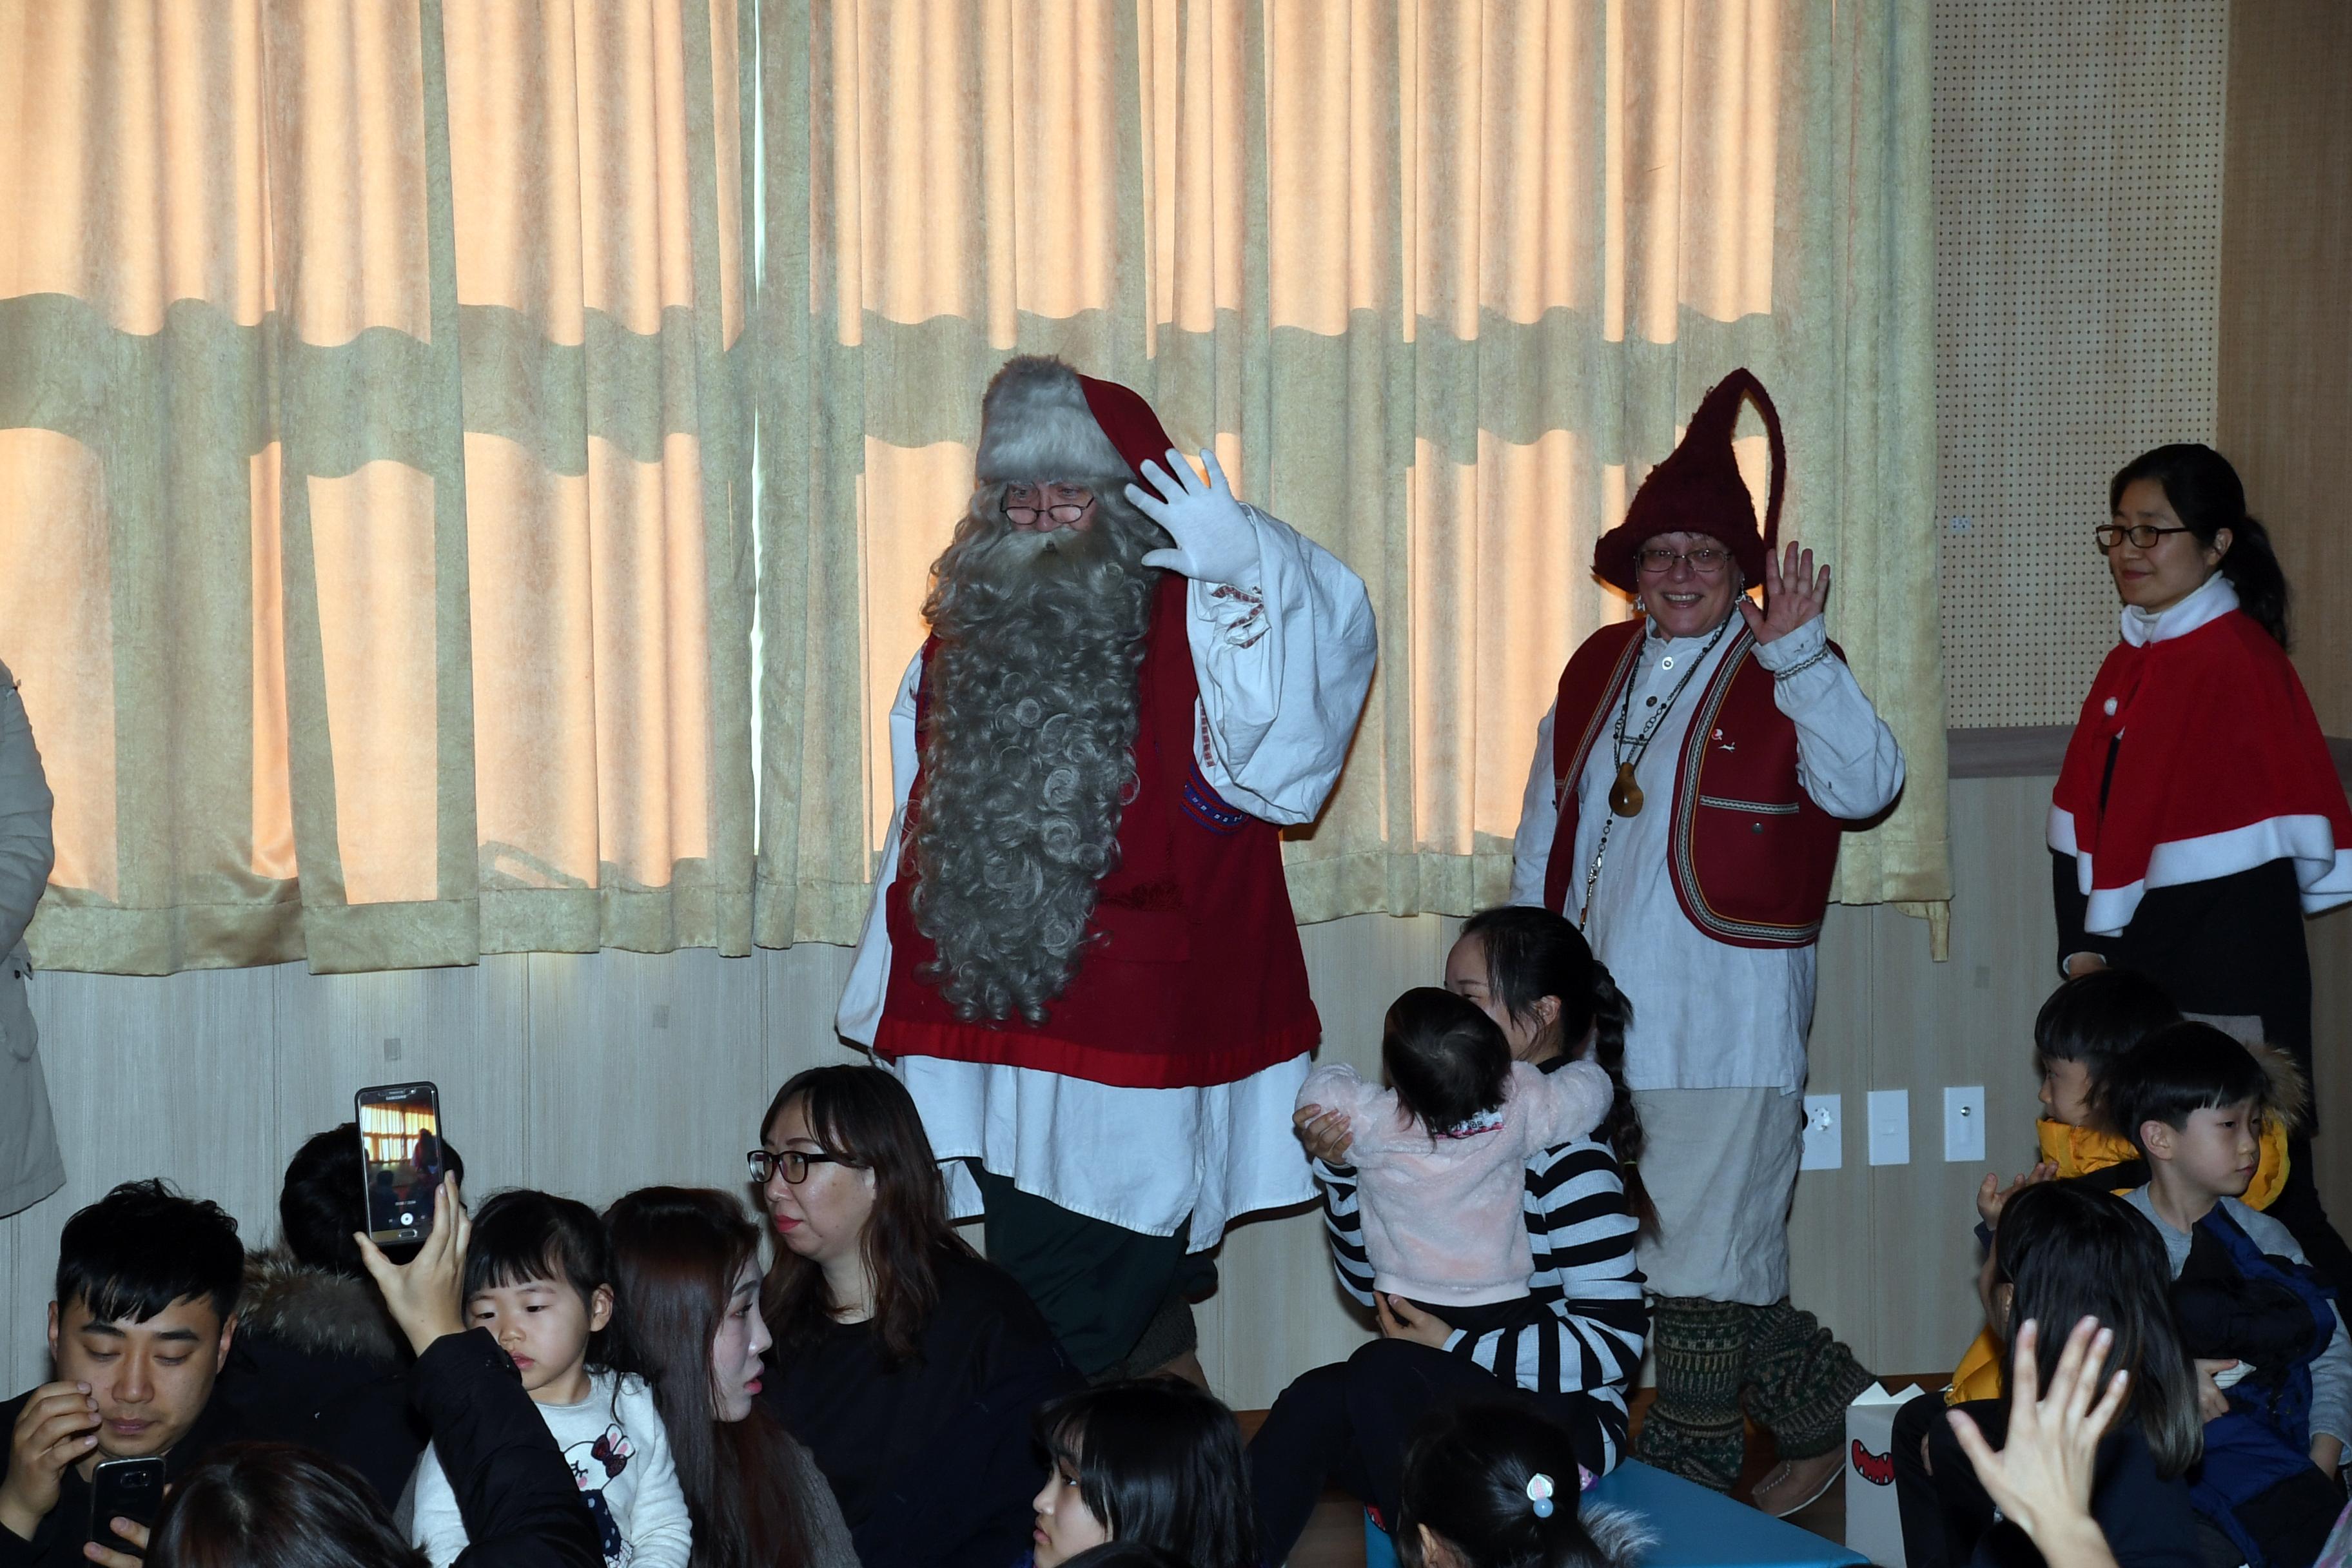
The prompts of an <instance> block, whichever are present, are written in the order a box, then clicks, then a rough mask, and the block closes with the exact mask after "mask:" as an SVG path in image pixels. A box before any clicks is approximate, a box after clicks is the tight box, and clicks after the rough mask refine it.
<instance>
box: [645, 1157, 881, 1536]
mask: <svg viewBox="0 0 2352 1568" xmlns="http://www.w3.org/2000/svg"><path fill="white" fill-rule="evenodd" d="M604 1226H605V1229H606V1230H607V1232H608V1233H609V1234H610V1236H611V1239H612V1247H613V1277H614V1278H613V1284H614V1296H615V1298H616V1299H617V1310H616V1311H615V1312H614V1325H615V1328H616V1330H617V1333H616V1335H615V1343H614V1347H613V1361H614V1369H615V1370H616V1371H621V1372H630V1373H636V1374H637V1375H638V1376H640V1377H642V1378H644V1379H645V1380H646V1383H648V1384H651V1385H652V1387H653V1391H654V1404H655V1405H656V1408H658V1409H659V1410H660V1412H661V1418H662V1425H663V1426H664V1427H665V1428H666V1429H667V1431H668V1434H669V1448H670V1458H671V1461H672V1462H673V1463H674V1464H675V1465H676V1466H677V1479H678V1485H679V1488H680V1489H682V1490H684V1492H685V1493H686V1506H687V1510H688V1512H690V1513H691V1514H692V1515H693V1516H694V1555H693V1557H692V1559H691V1560H690V1561H691V1563H692V1565H693V1568H858V1563H857V1557H856V1553H855V1552H853V1551H852V1550H851V1548H850V1543H849V1531H847V1530H846V1529H845V1527H844V1526H843V1524H842V1521H841V1510H840V1509H839V1508H838V1507H836V1506H835V1503H834V1500H833V1493H832V1492H831V1491H830V1490H829V1489H827V1488H826V1486H825V1484H824V1477H823V1476H822V1475H820V1474H819V1473H818V1471H817V1468H816V1465H815V1464H814V1461H812V1460H811V1459H810V1458H809V1455H808V1451H807V1450H806V1449H804V1448H803V1447H801V1446H800V1445H799V1444H798V1443H796V1442H794V1441H793V1436H792V1434H791V1433H789V1432H787V1431H785V1430H784V1428H783V1426H782V1423H780V1422H779V1421H778V1420H777V1419H776V1417H775V1415H774V1413H773V1412H772V1411H770V1410H769V1409H768V1408H767V1407H766V1406H765V1405H761V1403H760V1400H759V1394H760V1386H761V1382H762V1381H763V1378H764V1376H765V1374H766V1371H767V1369H766V1367H765V1366H764V1364H763V1363H762V1360H761V1358H762V1356H763V1354H764V1353H765V1352H766V1351H767V1350H768V1348H769V1346H770V1344H771V1343H772V1341H771V1340H770V1338H769V1336H768V1328H767V1324H766V1323H765V1322H764V1321H761V1316H760V1229H759V1226H755V1225H753V1224H752V1223H751V1220H750V1219H749V1218H748V1217H747V1216H746V1215H744V1213H743V1205H742V1204H741V1202H740V1201H739V1200H738V1199H736V1198H734V1197H731V1196H730V1195H729V1194H725V1193H721V1192H715V1191H712V1190H710V1189H708V1188H695V1187H643V1188H640V1189H638V1190H637V1191H636V1192H634V1193H631V1194H627V1195H626V1196H625V1197H623V1198H620V1199H619V1200H617V1201H616V1202H614V1205H613V1206H612V1207H611V1208H609V1209H606V1210H605V1211H604Z"/></svg>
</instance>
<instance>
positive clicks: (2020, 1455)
mask: <svg viewBox="0 0 2352 1568" xmlns="http://www.w3.org/2000/svg"><path fill="white" fill-rule="evenodd" d="M2038 1332H2039V1331H2038V1328H2037V1326H2036V1325H2035V1324H2034V1323H2033V1322H2032V1321H2030V1320H2029V1321H2026V1322H2024V1323H2022V1324H2021V1325H2020V1326H2019V1328H2018V1331H2017V1355H2016V1359H2015V1361H2014V1363H2012V1365H2011V1369H2010V1383H2009V1386H2010V1390H2011V1395H2010V1403H2009V1436H2008V1439H2007V1441H2006V1442H2004V1443H2003V1444H2002V1446H2001V1447H2000V1451H1999V1452H1998V1453H1996V1452H1995V1451H1994V1450H1993V1447H1992V1445H1991V1444H1990V1443H1988V1442H1986V1441H1985V1436H1984V1434H1983V1433H1982V1432H1980V1431H1979V1430H1978V1429H1977V1424H1976V1423H1975V1422H1974V1421H1972V1420H1970V1419H1969V1417H1968V1416H1967V1415H1963V1414H1962V1413H1961V1412H1959V1411H1958V1410H1955V1411H1953V1412H1951V1414H1950V1416H1949V1419H1950V1421H1951V1423H1952V1433H1953V1435H1954V1436H1957V1437H1958V1438H1959V1440H1960V1447H1961V1449H1962V1450H1963V1451H1965V1452H1966V1453H1967V1455H1968V1457H1969V1464H1970V1465H1971V1466H1972V1467H1974V1468H1975V1469H1976V1473H1977V1479H1978V1480H1979V1481H1980V1482H1982V1483H1983V1485H1984V1489H1985V1491H1986V1492H1987V1493H1988V1494H1989V1495H1990V1497H1991V1498H1992V1500H1993V1501H1994V1502H1995V1503H1997V1504H1999V1505H2000V1511H2001V1512H2002V1513H2003V1514H2005V1515H2007V1516H2008V1517H2009V1518H2011V1519H2012V1520H2015V1521H2017V1523H2018V1525H2019V1527H2020V1528H2021V1529H2022V1530H2023V1531H2025V1533H2026V1534H2027V1535H2028V1536H2029V1537H2031V1538H2032V1542H2033V1543H2034V1545H2036V1546H2038V1547H2040V1548H2041V1549H2042V1556H2043V1558H2044V1559H2045V1560H2046V1561H2047V1562H2048V1563H2050V1564H2051V1568H2112V1565H2113V1564H2114V1563H2115V1556H2114V1553H2113V1552H2111V1551H2110V1550H2109V1549H2108V1546H2107V1543H2106V1538H2105V1536H2104V1535H2103V1534H2102V1533H2101V1532H2100V1530H2099V1526H2098V1523H2097V1521H2095V1520H2093V1519H2092V1517H2091V1480H2092V1478H2093V1476H2094V1474H2095V1471H2096V1470H2097V1468H2098V1456H2099V1439H2100V1438H2101V1437H2103V1436H2105V1435H2106V1431H2107V1428H2108V1427H2109V1426H2113V1425H2114V1424H2115V1420H2116V1415H2119V1414H2121V1413H2122V1410H2123V1407H2124V1400H2125V1396H2126V1394H2128V1393H2129V1392H2130V1388H2131V1374H2130V1373H2125V1372H2118V1373H2116V1374H2115V1376H2113V1377H2111V1378H2109V1379H2107V1380H2106V1389H2105V1394H2100V1392H2099V1378H2098V1374H2097V1373H2096V1372H2095V1371H2093V1370H2092V1369H2093V1368H2094V1367H2103V1366H2105V1364H2106V1361H2107V1352H2109V1351H2110V1350H2111V1349H2113V1348H2114V1345H2115V1339H2116V1337H2115V1334H2114V1332H2113V1331H2110V1330H2107V1329H2103V1328H2101V1327H2099V1321H2098V1320H2097V1319H2096V1318H2084V1320H2083V1321H2081V1322H2078V1323H2076V1324H2075V1325H2074V1332H2073V1333H2071V1334H2069V1335H2067V1336H2066V1349H2065V1351H2064V1352H2063V1353H2062V1354H2061V1355H2060V1356H2059V1357H2058V1365H2057V1368H2056V1370H2055V1371H2054V1372H2053V1373H2051V1377H2050V1392H2049V1394H2047V1395H2046V1396H2044V1395H2042V1394H2041V1389H2040V1383H2041V1378H2040V1367H2041V1363H2039V1362H2038V1361H2037V1360H2036V1359H2035V1355H2034V1345H2035V1340H2036V1337H2037V1335H2038ZM2094 1395H2099V1398H2098V1403H2097V1404H2096V1405H2093V1404H2092V1398H2093V1396H2094Z"/></svg>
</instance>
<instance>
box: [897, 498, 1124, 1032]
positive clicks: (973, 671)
mask: <svg viewBox="0 0 2352 1568" xmlns="http://www.w3.org/2000/svg"><path fill="white" fill-rule="evenodd" d="M1117 489H1118V486H1117V485H1115V484H1106V485H1105V486H1103V487H1102V488H1101V489H1097V491H1096V500H1095V521H1094V526H1093V527H1092V528H1090V529H1088V530H1087V531H1085V532H1083V533H1073V532H1071V531H1067V530H1060V531H1055V532H1052V533H1024V532H1020V531H1015V530H1014V529H1013V527H1012V525H1011V524H1009V523H1007V522H1006V521H1004V518H1003V514H1002V513H1001V512H1000V511H999V510H998V507H999V503H1000V501H1001V499H1002V497H1003V487H1002V486H1001V485H988V486H983V487H982V489H980V490H979V491H977V492H976V493H975V494H974V495H973V497H972V504H971V510H970V511H969V512H967V513H966V514H965V517H964V520H963V521H962V522H961V523H960V524H958V525H957V528H956V534H955V539H954V541H953V542H950V544H949V546H948V548H947V550H946V551H945V552H943V553H942V554H941V555H940V559H939V562H938V563H937V565H936V566H935V567H934V568H933V573H934V577H933V583H932V587H931V593H930V596H929V598H928V599H927V600H926V601H925V602H924V605H923V616H924V619H925V620H927V621H929V623H930V627H931V633H932V635H933V636H934V637H937V638H938V639H939V640H938V646H937V647H935V648H934V649H933V650H932V654H931V660H930V664H929V668H927V669H926V670H925V671H924V673H923V689H924V692H925V700H926V703H927V709H928V715H927V723H926V726H925V733H924V738H923V742H922V770H923V795H922V800H921V803H920V805H919V807H918V808H917V812H916V820H915V826H914V834H913V837H912V841H911V844H910V852H911V854H912V855H913V858H914V859H913V869H914V873H915V877H916V881H915V885H914V888H913V890H912V892H911V894H910V895H909V900H908V903H909V908H910V909H911V910H912V912H913V914H914V917H915V925H916V928H917V929H918V930H919V931H921V932H922V933H923V934H924V935H925V936H927V937H929V939H930V940H931V943H932V945H933V946H934V947H935V948H936V949H937V950H938V952H939V956H938V958H937V960H936V961H935V962H933V963H929V964H927V965H925V967H924V969H923V971H922V973H923V978H924V979H926V980H928V981H929V982H930V983H931V984H934V985H936V986H937V987H938V988H939V992H940V995H941V996H942V997H944V998H945V999H946V1000H947V1003H948V1005H950V1007H952V1008H953V1009H954V1010H955V1014H956V1016H958V1017H959V1018H963V1019H967V1020H974V1019H982V1018H987V1019H995V1020H1000V1021H1001V1020H1003V1019H1005V1018H1009V1017H1011V1016H1013V1015H1014V1014H1015V1013H1018V1014H1019V1015H1020V1016H1022V1017H1024V1018H1025V1019H1027V1020H1028V1021H1029V1022H1030V1023H1032V1024H1041V1023H1043V1022H1045V1016H1046V1009H1047V1006H1048V1005H1049V1004H1051V1003H1052V1002H1053V1000H1054V999H1055V997H1057V996H1059V995H1060V994H1062V993H1063V991H1064V990H1066V988H1067V987H1068V985H1069V984H1070V981H1071V978H1072V977H1073V976H1074V975H1075V974H1076V973H1077V968H1078V964H1079V963H1080V961H1081V960H1082V959H1083V958H1084V957H1085V952H1084V948H1085V944H1086V935H1087V922H1088V921H1091V920H1092V919H1093V918H1094V912H1095V897H1096V889H1097V884H1098V883H1099V882H1100V881H1101V880H1102V879H1103V878H1104V876H1105V875H1107V874H1108V872H1109V871H1110V869H1111V868H1112V867H1113V866H1115V865H1116V864H1117V863H1118V826H1119V818H1120V816H1121V814H1122V813H1123V812H1124V811H1125V809H1126V805H1127V803H1128V802H1129V800H1131V799H1132V798H1134V788H1135V752H1134V748H1135V732H1136V721H1137V711H1138V708H1139V698H1138V692H1137V675H1138V673H1139V670H1140V669H1141V668H1142V664H1143V647H1144V634H1145V633H1146V632H1147V631H1148V630H1150V623H1151V599H1152V590H1153V588H1154V586H1155V585H1156V584H1157V583H1158V581H1159V577H1160V573H1159V571H1158V570H1157V569H1156V568H1153V567H1147V566H1145V565H1144V564H1143V556H1144V554H1145V552H1149V551H1151V550H1155V549H1160V548H1164V547H1165V546H1166V545H1167V543H1168V537H1167V535H1166V534H1164V533H1163V532H1161V531H1160V528H1159V527H1158V526H1157V525H1156V524H1154V523H1153V522H1151V521H1150V520H1149V519H1148V518H1146V517H1144V516H1143V515H1142V514H1141V513H1140V512H1139V511H1137V510H1135V509H1134V507H1133V506H1132V505H1130V504H1129V502H1128V501H1127V500H1126V498H1125V497H1124V496H1120V495H1118V494H1116V493H1115V492H1116V491H1117Z"/></svg>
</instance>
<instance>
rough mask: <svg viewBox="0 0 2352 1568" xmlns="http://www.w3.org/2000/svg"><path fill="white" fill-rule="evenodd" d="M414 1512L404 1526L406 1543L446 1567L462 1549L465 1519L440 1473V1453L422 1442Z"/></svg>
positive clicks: (435, 1563)
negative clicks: (422, 1451)
mask: <svg viewBox="0 0 2352 1568" xmlns="http://www.w3.org/2000/svg"><path fill="white" fill-rule="evenodd" d="M415 1492H416V1511H415V1515H414V1516H413V1517H412V1519H411V1521H410V1523H409V1526H408V1541H409V1544H410V1545H412V1546H415V1547H417V1548H419V1549H420V1550H422V1551H423V1552H424V1553H425V1556H426V1558H428V1559H429V1560H430V1561H431V1562H432V1563H433V1568H449V1564H450V1563H455V1562H456V1561H457V1557H458V1554H459V1553H460V1552H464V1551H465V1550H466V1546H467V1540H466V1521H465V1519H464V1517H463V1516H462V1515H460V1514H459V1513H458V1511H457V1492H456V1491H454V1490H452V1489H451V1488H450V1486H449V1478H448V1477H447V1476H446V1475H445V1474H443V1473H442V1470H441V1456H440V1455H439V1454H437V1453H436V1452H435V1451H434V1449H433V1447H432V1445H430V1444H427V1445H425V1456H424V1458H420V1459H418V1460H417V1461H416V1486H415Z"/></svg>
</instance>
